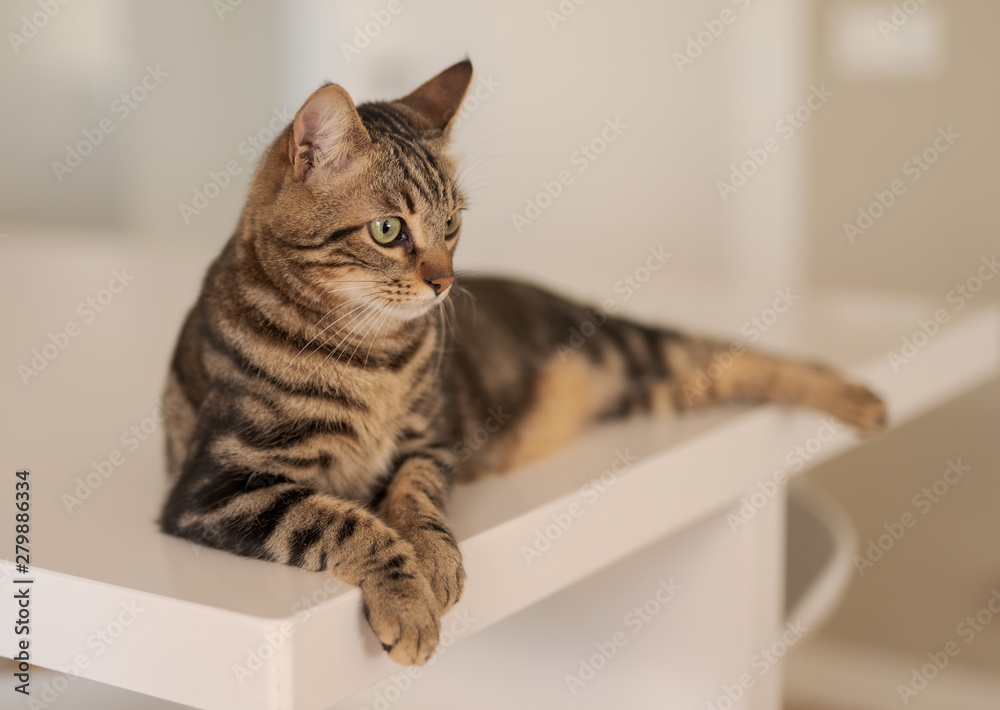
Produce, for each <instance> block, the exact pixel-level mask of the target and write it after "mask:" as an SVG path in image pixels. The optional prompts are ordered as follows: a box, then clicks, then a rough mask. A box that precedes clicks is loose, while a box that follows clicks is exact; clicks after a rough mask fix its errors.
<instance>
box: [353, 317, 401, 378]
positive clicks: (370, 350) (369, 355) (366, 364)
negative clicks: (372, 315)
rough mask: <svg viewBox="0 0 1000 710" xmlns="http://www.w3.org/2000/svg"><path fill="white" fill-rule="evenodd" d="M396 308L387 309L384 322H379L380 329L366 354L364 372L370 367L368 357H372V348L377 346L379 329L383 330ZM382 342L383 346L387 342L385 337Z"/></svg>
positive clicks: (362, 368)
mask: <svg viewBox="0 0 1000 710" xmlns="http://www.w3.org/2000/svg"><path fill="white" fill-rule="evenodd" d="M394 309H395V307H393V309H389V308H386V309H385V317H384V318H382V322H381V323H379V326H378V330H376V331H375V337H373V338H372V344H371V345H369V346H368V352H367V353H366V354H365V364H364V365H363V366H362V367H361V371H362V372H364V371H365V370H367V369H368V358H370V357H371V354H372V348H373V347H375V341H376V340H378V333H379V330H382V326H384V325H385V324H386V323H388V322H389V316H390V314H392V312H393V310H394ZM388 332H389V330H388V329H386V333H388ZM382 343H383V346H384V344H385V339H384V338H383V340H382Z"/></svg>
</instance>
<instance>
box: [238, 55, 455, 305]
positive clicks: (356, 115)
mask: <svg viewBox="0 0 1000 710" xmlns="http://www.w3.org/2000/svg"><path fill="white" fill-rule="evenodd" d="M471 77H472V64H471V63H470V62H469V61H468V60H466V61H463V62H459V63H458V64H455V65H454V66H452V67H450V68H448V69H446V70H445V71H443V72H441V73H440V74H438V75H437V76H435V77H434V78H433V79H431V80H429V81H427V82H426V83H424V84H423V85H421V86H420V87H419V88H418V89H416V90H415V91H414V92H413V93H411V94H409V95H408V96H405V97H403V98H402V99H399V100H397V101H389V102H375V103H366V104H361V105H359V106H355V104H354V101H353V100H352V99H351V97H350V96H349V95H348V94H347V92H346V91H345V90H344V89H343V88H341V87H340V86H337V85H336V84H329V85H327V86H324V87H322V88H321V89H319V90H318V91H316V92H315V93H314V94H313V95H312V96H310V97H309V99H308V100H307V101H306V102H305V104H303V106H302V108H300V109H299V111H298V113H297V114H296V116H295V120H294V121H293V122H292V124H291V125H290V126H289V127H288V128H287V129H286V130H285V132H284V133H283V134H282V135H281V136H279V137H278V139H277V140H276V141H275V143H274V145H272V146H271V148H270V150H269V152H268V154H267V155H266V156H265V158H264V159H263V161H262V163H261V166H260V167H259V168H258V170H257V174H256V175H255V177H254V182H253V185H252V187H251V191H250V196H249V199H248V202H247V208H246V210H245V212H244V217H243V219H244V225H245V227H246V228H245V229H244V238H245V239H247V240H248V244H247V246H248V247H250V249H249V252H250V253H251V254H252V256H253V258H254V259H255V260H256V261H258V263H260V264H261V267H262V268H263V269H264V270H265V271H266V272H267V273H268V275H269V276H270V279H271V281H273V282H274V283H276V284H278V286H279V288H281V289H282V290H283V291H285V292H286V294H288V295H290V296H291V297H292V298H294V299H295V300H296V301H298V302H301V303H302V304H303V305H305V304H306V303H309V304H311V307H315V308H319V309H323V310H326V309H330V308H333V307H336V306H341V307H345V308H346V307H355V306H358V307H362V306H363V307H365V308H367V309H369V310H370V311H372V312H377V311H381V312H383V313H384V315H385V317H386V318H387V319H399V320H411V319H413V318H417V317H420V316H421V315H423V314H426V313H428V312H429V311H430V310H431V309H432V308H433V307H434V306H435V305H437V304H439V303H441V302H442V301H443V300H444V299H445V298H446V297H447V295H448V293H449V292H450V289H451V286H452V283H453V281H454V271H453V269H452V255H453V254H454V252H455V246H456V244H457V242H458V239H459V235H460V233H461V224H462V217H461V214H462V210H463V208H464V207H465V204H466V203H465V199H464V197H463V195H462V193H461V191H460V190H459V187H458V185H457V184H456V180H455V161H454V159H453V158H452V157H451V156H450V155H449V154H448V152H447V145H446V143H447V138H448V131H449V128H450V127H451V125H452V122H453V121H454V119H455V116H456V114H457V112H458V109H459V106H460V105H461V102H462V99H463V98H464V96H465V92H466V90H467V89H468V86H469V81H470V79H471Z"/></svg>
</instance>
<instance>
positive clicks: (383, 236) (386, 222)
mask: <svg viewBox="0 0 1000 710" xmlns="http://www.w3.org/2000/svg"><path fill="white" fill-rule="evenodd" d="M402 230H403V220H401V219H400V218H399V217H383V218H382V219H376V220H372V221H371V222H369V223H368V231H369V232H371V235H372V239H374V240H375V241H376V242H378V243H379V244H388V243H389V242H393V241H395V240H396V237H398V236H399V233H400V232H401V231H402Z"/></svg>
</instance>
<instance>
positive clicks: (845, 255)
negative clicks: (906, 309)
mask: <svg viewBox="0 0 1000 710" xmlns="http://www.w3.org/2000/svg"><path fill="white" fill-rule="evenodd" d="M853 1H854V0H817V2H816V3H815V12H814V15H813V21H812V27H811V34H812V38H813V42H812V43H811V45H812V55H813V56H812V64H813V71H814V76H815V78H816V80H817V81H820V82H822V83H825V84H826V86H827V88H828V89H831V90H832V91H833V92H834V94H835V96H834V98H833V99H832V100H831V101H830V102H829V105H828V106H827V107H825V108H824V110H823V111H821V112H818V113H817V114H816V116H815V118H814V119H813V121H812V122H811V124H810V128H811V129H812V130H811V133H810V141H811V144H810V149H811V156H810V160H809V168H808V180H809V184H810V196H811V201H810V206H809V211H808V214H809V217H808V222H807V225H808V240H809V242H808V269H809V272H810V275H811V276H812V277H813V278H815V279H816V280H817V281H819V282H825V283H829V284H857V285H864V286H870V287H876V288H882V287H885V288H903V289H913V290H920V291H925V292H927V293H929V294H930V295H932V296H940V297H941V298H942V299H943V298H944V297H945V294H946V293H947V292H948V290H949V289H951V288H952V287H953V286H954V285H955V284H956V283H957V282H959V281H964V280H965V279H966V278H968V277H969V276H971V275H972V274H973V272H974V269H975V268H976V265H977V262H978V261H979V259H980V257H983V256H988V255H992V254H994V253H996V252H998V251H1000V210H998V205H997V196H998V195H997V193H998V191H1000V174H998V171H1000V132H998V131H997V127H998V125H1000V124H998V119H1000V79H998V70H1000V42H997V31H998V29H1000V3H997V2H995V0H960V1H954V0H953V1H950V2H943V1H937V2H935V0H930V2H929V3H928V5H927V7H928V8H929V7H931V5H933V6H935V10H937V11H940V13H941V14H942V15H943V18H944V20H945V37H946V50H945V51H946V61H945V67H944V72H943V73H942V74H941V75H940V76H938V77H937V78H935V79H930V80H917V81H902V82H890V81H868V82H859V81H845V80H844V79H842V78H839V77H838V73H837V71H836V68H835V67H834V66H832V65H831V62H830V61H828V59H827V51H826V50H827V44H826V41H827V39H828V27H829V25H828V23H827V20H828V19H829V18H830V15H831V13H832V12H833V11H834V10H835V9H836V7H837V6H838V5H842V4H844V3H845V2H853ZM875 4H880V3H875ZM881 5H883V6H884V7H885V8H886V10H887V11H886V12H885V16H886V17H888V16H889V14H890V13H889V12H888V9H889V8H890V7H891V5H890V3H888V2H885V3H881ZM922 11H924V10H923V9H921V10H919V11H918V12H922ZM948 126H951V127H952V128H953V129H954V131H955V132H956V133H958V134H959V135H960V136H961V138H959V139H958V140H956V141H955V143H954V144H953V145H952V146H951V147H950V148H949V150H948V151H947V152H946V153H943V154H941V157H940V158H939V160H938V162H937V163H935V164H934V165H932V166H930V169H929V170H927V172H926V173H923V177H922V178H921V179H920V180H918V181H917V182H911V181H910V177H908V176H906V175H904V174H903V166H904V164H905V163H906V162H907V161H908V160H909V159H910V158H911V156H912V155H913V154H914V153H919V152H922V151H923V150H924V149H925V148H927V147H928V146H930V145H931V144H932V142H933V141H934V138H935V133H936V131H937V129H938V128H941V127H948ZM895 179H902V180H903V181H904V184H905V186H906V192H905V193H904V194H903V195H901V196H900V197H899V198H898V199H897V201H896V203H895V204H894V205H893V206H892V207H891V208H890V209H888V210H887V212H886V214H885V215H884V216H883V217H881V218H880V219H878V220H877V221H876V222H875V224H874V226H873V227H871V228H870V229H869V230H868V231H867V232H866V233H865V234H864V235H863V236H861V237H858V238H857V240H856V242H855V243H854V244H853V245H852V244H850V243H849V242H848V239H847V237H845V235H844V230H843V223H844V222H845V221H854V220H856V219H857V217H858V215H857V210H858V208H859V207H862V206H867V205H868V204H869V203H870V202H871V201H872V200H873V199H874V197H873V195H872V193H873V191H875V190H880V191H884V190H886V189H887V188H888V187H889V185H890V183H891V182H892V181H893V180H895ZM985 293H988V294H989V296H988V297H989V298H992V299H993V300H996V299H997V298H998V294H1000V280H998V282H995V283H994V284H993V286H992V288H990V289H987V291H986V292H984V294H985Z"/></svg>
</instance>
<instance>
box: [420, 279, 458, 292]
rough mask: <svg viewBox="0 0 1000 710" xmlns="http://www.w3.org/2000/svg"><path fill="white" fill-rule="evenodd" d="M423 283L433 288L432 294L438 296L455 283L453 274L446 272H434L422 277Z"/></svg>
mask: <svg viewBox="0 0 1000 710" xmlns="http://www.w3.org/2000/svg"><path fill="white" fill-rule="evenodd" d="M424 283H426V284H427V285H428V286H430V287H431V288H432V289H434V295H435V296H440V295H441V294H442V293H444V292H445V291H447V290H448V289H449V288H451V285H452V284H453V283H455V275H454V274H448V275H447V276H445V275H444V274H434V275H433V276H431V277H429V278H426V279H424Z"/></svg>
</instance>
